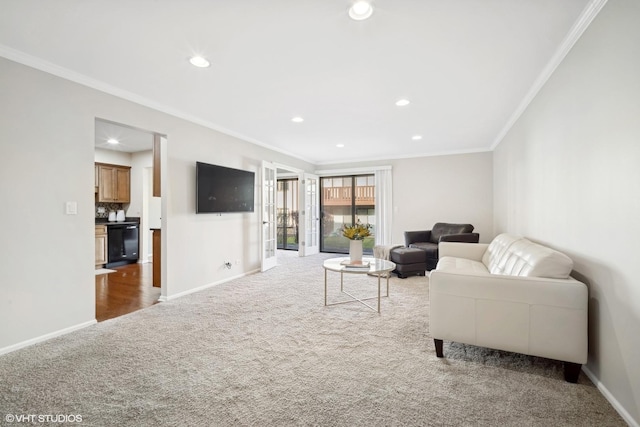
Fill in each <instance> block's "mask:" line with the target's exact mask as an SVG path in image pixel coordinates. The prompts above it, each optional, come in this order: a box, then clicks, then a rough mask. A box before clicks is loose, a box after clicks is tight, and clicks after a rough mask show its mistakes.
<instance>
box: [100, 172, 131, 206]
mask: <svg viewBox="0 0 640 427" xmlns="http://www.w3.org/2000/svg"><path fill="white" fill-rule="evenodd" d="M96 186H97V189H98V191H97V193H96V201H97V202H114V203H129V202H130V201H131V167H130V166H119V165H109V164H106V163H96Z"/></svg>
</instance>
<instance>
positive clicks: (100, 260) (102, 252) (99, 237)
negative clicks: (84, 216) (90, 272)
mask: <svg viewBox="0 0 640 427" xmlns="http://www.w3.org/2000/svg"><path fill="white" fill-rule="evenodd" d="M106 263H107V226H106V225H96V268H98V267H102V266H103V265H104V264H106Z"/></svg>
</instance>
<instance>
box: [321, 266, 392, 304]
mask: <svg viewBox="0 0 640 427" xmlns="http://www.w3.org/2000/svg"><path fill="white" fill-rule="evenodd" d="M362 261H363V263H368V265H366V266H350V265H349V264H350V263H349V257H342V258H330V259H327V260H325V261H324V263H322V267H323V268H324V305H337V304H346V303H349V302H356V301H357V302H359V303H361V304H364V305H365V306H367V307H369V308H370V309H372V310H374V311H376V309H375V307H372V306H370V305H369V304H367V303H366V302H365V301H367V300H370V299H376V298H377V299H378V309H377V311H378V313H380V297H381V295H380V294H381V291H380V279H381V278H382V276H383V275H384V276H386V279H387V294H386V295H384V296H385V297H388V296H389V273H390V272H391V271H392V270H393V269H394V268H396V265H395V264H394V263H393V262H391V261H387V260H385V259H380V258H369V257H363V258H362ZM327 271H335V272H337V273H340V292H342V293H344V294H346V295H348V296H350V297H351V298H352V299H350V300H347V301H339V302H334V303H328V302H327ZM345 274H369V275H372V276H377V277H378V296H377V297H375V296H373V297H369V298H357V297H355V296H353V295H351V294H350V293H349V292H346V291H345V290H344V275H345Z"/></svg>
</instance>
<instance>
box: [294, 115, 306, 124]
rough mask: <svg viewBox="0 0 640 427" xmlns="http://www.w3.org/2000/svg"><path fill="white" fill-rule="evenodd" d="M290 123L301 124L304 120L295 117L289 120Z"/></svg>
mask: <svg viewBox="0 0 640 427" xmlns="http://www.w3.org/2000/svg"><path fill="white" fill-rule="evenodd" d="M291 121H292V122H294V123H302V122H304V119H303V118H302V117H300V116H296V117H294V118H293V119H291Z"/></svg>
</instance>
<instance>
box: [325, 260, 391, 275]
mask: <svg viewBox="0 0 640 427" xmlns="http://www.w3.org/2000/svg"><path fill="white" fill-rule="evenodd" d="M348 261H349V257H341V258H329V259H327V260H325V261H324V262H323V263H322V267H324V269H325V270H331V271H338V272H342V273H356V274H357V273H361V274H363V273H367V274H368V273H374V274H380V273H386V272H389V271H391V270H393V269H394V268H396V265H395V263H393V262H391V261H387V260H386V259H380V258H371V257H362V261H364V262H368V263H369V268H365V267H350V266H349V265H345V263H347V262H348Z"/></svg>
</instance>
